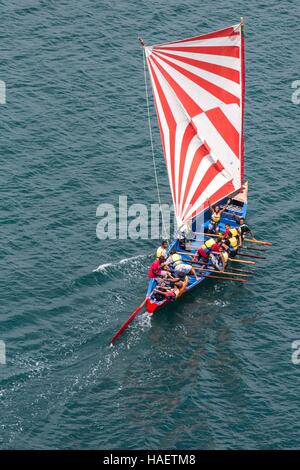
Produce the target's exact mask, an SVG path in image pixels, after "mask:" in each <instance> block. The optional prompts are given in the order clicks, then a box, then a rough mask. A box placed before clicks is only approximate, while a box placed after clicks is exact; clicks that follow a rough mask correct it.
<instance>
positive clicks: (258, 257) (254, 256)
mask: <svg viewBox="0 0 300 470" xmlns="http://www.w3.org/2000/svg"><path fill="white" fill-rule="evenodd" d="M238 254H239V255H242V256H246V257H247V258H256V259H266V257H265V256H258V255H250V254H249V253H242V252H240V251H239V253H238Z"/></svg>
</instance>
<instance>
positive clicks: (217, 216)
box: [207, 199, 231, 233]
mask: <svg viewBox="0 0 300 470" xmlns="http://www.w3.org/2000/svg"><path fill="white" fill-rule="evenodd" d="M207 202H208V204H209V209H210V211H211V219H210V223H209V225H208V232H209V233H217V232H218V231H219V223H220V220H221V217H222V214H223V212H224V211H225V210H226V209H227V207H228V206H229V204H230V203H231V199H228V201H227V203H226V204H225V206H223V208H222V209H220V206H214V207H212V206H211V204H210V202H209V200H207Z"/></svg>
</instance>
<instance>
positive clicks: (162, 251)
mask: <svg viewBox="0 0 300 470" xmlns="http://www.w3.org/2000/svg"><path fill="white" fill-rule="evenodd" d="M167 247H168V242H167V241H166V240H163V241H162V242H161V245H160V246H159V247H158V248H157V250H156V259H159V258H160V257H161V256H162V257H163V258H165V259H167V257H168V256H167Z"/></svg>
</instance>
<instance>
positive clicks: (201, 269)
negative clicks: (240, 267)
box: [190, 261, 248, 277]
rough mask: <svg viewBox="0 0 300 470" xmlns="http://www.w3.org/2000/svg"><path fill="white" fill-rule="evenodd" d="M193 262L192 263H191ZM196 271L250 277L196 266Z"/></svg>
mask: <svg viewBox="0 0 300 470" xmlns="http://www.w3.org/2000/svg"><path fill="white" fill-rule="evenodd" d="M190 262H191V261H190ZM193 267H194V269H195V270H196V271H202V272H206V271H208V272H210V273H216V274H219V273H221V274H226V275H229V276H230V275H231V276H237V277H248V275H247V274H239V273H232V272H230V271H217V270H216V269H210V268H197V267H196V266H193Z"/></svg>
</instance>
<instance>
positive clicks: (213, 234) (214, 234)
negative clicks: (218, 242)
mask: <svg viewBox="0 0 300 470" xmlns="http://www.w3.org/2000/svg"><path fill="white" fill-rule="evenodd" d="M193 233H194V234H195V235H205V236H206V237H218V236H219V235H217V234H216V233H205V232H193Z"/></svg>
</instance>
